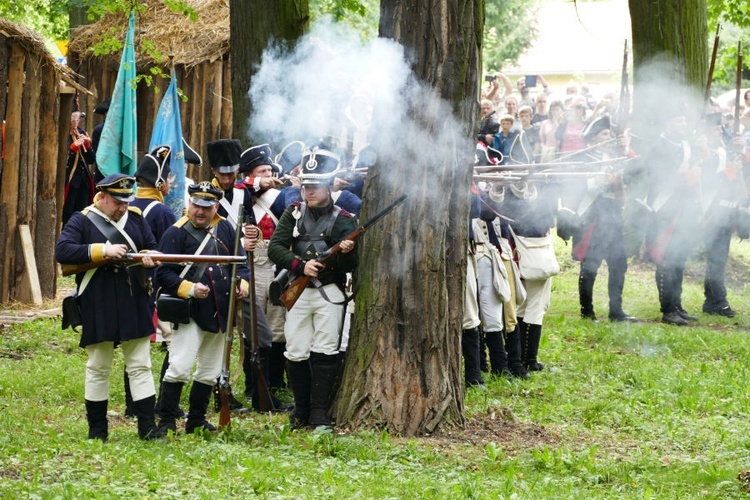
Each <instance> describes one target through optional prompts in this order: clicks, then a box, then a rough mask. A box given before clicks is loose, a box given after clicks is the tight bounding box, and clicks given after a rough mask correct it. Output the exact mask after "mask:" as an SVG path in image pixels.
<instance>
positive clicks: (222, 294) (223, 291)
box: [156, 215, 250, 333]
mask: <svg viewBox="0 0 750 500" xmlns="http://www.w3.org/2000/svg"><path fill="white" fill-rule="evenodd" d="M187 224H191V222H190V219H188V218H187V217H182V218H181V219H180V220H178V221H177V222H176V223H175V225H174V226H172V227H170V228H169V229H167V232H166V233H164V236H163V237H162V239H161V241H160V242H159V251H161V252H162V253H177V254H191V255H192V254H195V253H196V252H197V251H198V247H199V246H200V244H201V242H200V241H198V239H197V238H195V237H193V236H192V235H191V234H190V233H188V231H187V230H186V229H185V228H184V226H185V225H187ZM215 226H217V227H216V232H215V233H214V235H215V236H216V238H218V239H219V240H220V242H219V241H216V239H214V238H211V240H209V243H208V244H207V245H206V246H205V248H204V250H203V251H202V252H201V253H203V254H207V255H211V254H213V255H231V254H232V251H233V250H234V239H235V235H236V234H237V233H236V231H235V229H234V228H233V227H232V224H231V223H230V222H229V221H227V220H226V219H224V218H222V217H219V216H218V215H217V216H216V217H214V220H213V221H211V224H210V227H215ZM240 254H241V255H245V250H244V249H243V248H242V247H241V246H240ZM200 267H201V265H200V264H193V265H192V267H191V268H190V270H189V271H188V273H187V274H186V275H185V278H180V273H181V272H182V270H183V267H182V266H181V265H177V264H166V263H165V264H164V265H162V266H161V267H159V268H158V269H157V271H156V279H157V280H158V282H159V285H160V286H161V288H162V290H163V291H164V292H165V293H168V294H170V295H174V296H178V297H182V298H184V299H186V298H188V293H189V292H190V289H191V288H192V286H193V284H194V283H203V284H204V285H206V286H208V287H209V289H210V290H211V293H209V294H208V297H206V298H205V299H200V300H198V299H195V298H193V299H192V301H193V309H192V314H191V315H192V317H193V319H194V320H195V322H196V323H197V324H198V326H199V327H200V328H201V329H203V330H205V331H208V332H213V333H219V332H223V331H224V329H225V327H226V324H227V318H228V310H229V292H230V284H231V283H230V281H231V273H232V268H231V266H228V265H218V264H208V265H207V266H206V267H205V270H204V271H203V273H202V274H201V275H200V276H195V274H196V272H197V270H198V269H199V268H200ZM237 276H238V277H240V278H241V279H242V283H241V286H242V287H243V288H244V289H245V290H247V289H248V281H249V279H250V269H249V268H248V267H247V264H244V263H243V264H239V265H238V266H237ZM217 311H218V314H217Z"/></svg>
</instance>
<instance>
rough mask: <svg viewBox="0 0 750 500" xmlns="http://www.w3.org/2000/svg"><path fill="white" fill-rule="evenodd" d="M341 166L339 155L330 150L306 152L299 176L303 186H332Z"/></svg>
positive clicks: (315, 149)
mask: <svg viewBox="0 0 750 500" xmlns="http://www.w3.org/2000/svg"><path fill="white" fill-rule="evenodd" d="M340 165H341V160H339V157H338V155H337V154H334V153H332V152H330V151H328V150H325V149H318V148H313V149H312V150H311V151H305V153H304V154H303V155H302V168H301V169H300V175H299V177H300V180H301V181H302V185H303V186H309V185H314V184H332V183H333V178H334V177H336V174H337V173H338V171H339V166H340Z"/></svg>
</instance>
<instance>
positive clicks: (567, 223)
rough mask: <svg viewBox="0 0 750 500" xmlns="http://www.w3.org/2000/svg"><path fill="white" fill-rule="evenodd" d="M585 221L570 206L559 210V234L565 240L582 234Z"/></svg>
mask: <svg viewBox="0 0 750 500" xmlns="http://www.w3.org/2000/svg"><path fill="white" fill-rule="evenodd" d="M582 229H583V223H582V221H581V216H580V215H578V214H577V213H575V212H574V211H572V210H571V209H569V208H561V209H560V210H558V211H557V235H558V236H559V237H560V238H562V239H563V240H565V241H568V240H569V239H570V238H573V237H577V236H578V235H579V234H581V231H582Z"/></svg>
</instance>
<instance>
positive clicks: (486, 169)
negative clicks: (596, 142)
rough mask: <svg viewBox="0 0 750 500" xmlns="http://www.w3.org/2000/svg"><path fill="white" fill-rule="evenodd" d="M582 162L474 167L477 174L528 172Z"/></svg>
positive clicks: (580, 163)
mask: <svg viewBox="0 0 750 500" xmlns="http://www.w3.org/2000/svg"><path fill="white" fill-rule="evenodd" d="M583 164H584V163H583V162H581V161H569V162H550V163H514V164H511V165H487V166H482V167H474V170H475V171H477V172H512V171H514V170H528V169H536V168H548V167H562V166H574V165H583Z"/></svg>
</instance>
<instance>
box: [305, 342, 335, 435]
mask: <svg viewBox="0 0 750 500" xmlns="http://www.w3.org/2000/svg"><path fill="white" fill-rule="evenodd" d="M310 365H311V367H312V386H311V387H310V426H312V428H313V429H315V428H318V427H325V428H328V429H333V423H332V422H331V419H330V418H328V406H329V405H330V403H331V394H332V393H333V384H334V382H335V380H336V377H337V376H338V374H339V369H340V366H339V357H338V356H337V355H331V356H327V355H325V354H320V353H317V352H313V353H310Z"/></svg>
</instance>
